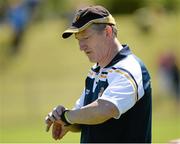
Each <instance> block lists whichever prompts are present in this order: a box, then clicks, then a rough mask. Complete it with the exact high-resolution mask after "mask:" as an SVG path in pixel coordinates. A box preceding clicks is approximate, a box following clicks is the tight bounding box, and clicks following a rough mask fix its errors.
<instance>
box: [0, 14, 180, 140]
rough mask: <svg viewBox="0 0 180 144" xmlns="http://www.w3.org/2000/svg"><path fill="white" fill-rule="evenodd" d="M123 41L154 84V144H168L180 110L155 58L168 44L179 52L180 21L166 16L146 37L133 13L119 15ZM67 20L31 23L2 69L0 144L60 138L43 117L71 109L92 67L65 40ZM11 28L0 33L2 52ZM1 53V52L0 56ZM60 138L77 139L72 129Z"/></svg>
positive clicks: (179, 126) (177, 132) (178, 127)
mask: <svg viewBox="0 0 180 144" xmlns="http://www.w3.org/2000/svg"><path fill="white" fill-rule="evenodd" d="M117 20H118V29H119V40H120V41H121V42H122V43H127V44H128V45H129V46H130V47H132V51H133V52H134V53H136V54H137V55H138V56H139V57H140V58H141V59H142V60H143V61H144V62H145V64H146V65H147V67H148V69H149V71H150V73H151V77H152V86H153V142H164V143H167V142H169V141H170V140H172V139H176V138H179V137H180V114H178V112H179V111H177V112H176V109H175V107H174V101H173V99H172V97H171V96H169V95H167V94H166V93H160V92H159V91H158V83H157V79H158V78H157V77H158V76H157V60H158V56H159V54H160V53H161V52H162V51H163V50H166V49H168V48H170V49H171V50H172V51H174V52H175V53H176V54H177V56H178V54H179V53H180V43H179V42H178V40H179V38H180V28H179V25H180V19H179V17H178V16H176V15H169V16H166V15H162V16H161V17H159V18H157V19H156V20H154V26H153V29H152V31H151V32H150V33H149V34H148V35H144V34H142V33H141V32H140V31H138V29H137V27H136V26H135V24H134V21H133V17H132V16H121V17H117ZM65 25H66V23H65V21H64V20H61V19H59V20H46V21H42V22H38V23H35V24H33V25H30V27H29V29H28V30H27V31H26V34H25V37H24V41H23V44H22V46H21V52H20V53H19V55H17V56H14V57H11V58H10V59H8V58H5V60H4V61H2V62H1V64H2V65H1V73H0V142H16V143H19V142H46V143H49V142H53V143H54V142H56V141H54V140H53V139H52V138H51V133H46V132H45V124H44V118H45V116H46V114H47V113H48V112H50V111H51V110H52V108H53V107H55V106H57V105H58V104H63V105H65V106H66V107H67V108H72V107H73V104H74V103H75V101H76V99H77V98H78V97H79V95H80V94H81V91H82V89H83V86H84V79H85V77H86V74H87V72H88V70H89V68H90V66H91V65H92V64H91V63H89V62H88V59H87V58H86V57H85V55H84V54H83V53H82V52H80V51H79V48H78V44H77V42H76V41H75V40H74V38H73V37H72V38H70V39H69V40H62V38H61V37H60V34H61V33H62V31H63V30H64V29H65ZM6 31H8V30H7V29H4V30H1V31H0V36H1V37H0V44H1V45H0V50H2V49H3V46H4V45H6V39H7V37H8V33H6V35H4V34H5V32H6ZM0 56H1V58H2V57H3V55H2V53H1V54H0ZM62 142H79V134H78V133H69V134H68V135H66V136H65V137H64V138H63V139H62Z"/></svg>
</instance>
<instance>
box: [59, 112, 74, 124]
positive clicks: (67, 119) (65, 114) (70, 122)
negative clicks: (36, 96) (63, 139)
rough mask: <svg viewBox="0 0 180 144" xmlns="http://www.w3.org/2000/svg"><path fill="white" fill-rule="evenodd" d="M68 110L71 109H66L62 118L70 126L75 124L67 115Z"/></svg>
mask: <svg viewBox="0 0 180 144" xmlns="http://www.w3.org/2000/svg"><path fill="white" fill-rule="evenodd" d="M68 112H69V110H65V111H64V112H63V113H62V115H61V120H62V121H63V122H64V123H65V126H69V125H72V124H73V122H72V121H70V120H69V118H68V117H67V113H68Z"/></svg>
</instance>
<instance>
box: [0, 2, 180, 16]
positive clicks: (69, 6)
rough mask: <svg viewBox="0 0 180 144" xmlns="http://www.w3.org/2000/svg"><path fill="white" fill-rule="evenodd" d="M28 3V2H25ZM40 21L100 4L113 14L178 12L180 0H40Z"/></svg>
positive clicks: (2, 6)
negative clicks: (150, 10)
mask: <svg viewBox="0 0 180 144" xmlns="http://www.w3.org/2000/svg"><path fill="white" fill-rule="evenodd" d="M7 1H16V0H0V18H2V15H3V11H4V9H5V3H6V2H7ZM24 1H28V0H24ZM39 1H41V4H40V5H39V11H38V19H41V18H47V17H54V16H65V17H66V16H67V14H71V13H74V11H75V10H76V9H77V8H78V7H80V6H84V5H92V4H99V5H103V6H105V7H106V8H107V9H108V10H109V11H111V13H113V14H131V13H133V12H135V11H136V10H137V9H139V8H142V7H149V6H150V7H155V8H156V7H157V8H162V9H164V10H165V11H166V12H177V11H179V9H180V0H39Z"/></svg>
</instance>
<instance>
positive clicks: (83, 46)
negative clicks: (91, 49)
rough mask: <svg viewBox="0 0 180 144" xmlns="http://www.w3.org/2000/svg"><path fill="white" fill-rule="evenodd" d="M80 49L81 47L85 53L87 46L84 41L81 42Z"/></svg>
mask: <svg viewBox="0 0 180 144" xmlns="http://www.w3.org/2000/svg"><path fill="white" fill-rule="evenodd" d="M79 47H80V50H81V51H83V50H85V48H86V45H85V43H84V42H83V41H79Z"/></svg>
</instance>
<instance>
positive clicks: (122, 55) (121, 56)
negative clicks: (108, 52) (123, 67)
mask: <svg viewBox="0 0 180 144" xmlns="http://www.w3.org/2000/svg"><path fill="white" fill-rule="evenodd" d="M122 46H123V48H122V49H121V50H120V51H119V52H118V54H117V55H116V56H115V57H114V58H113V59H112V60H111V62H110V63H109V64H108V65H107V66H105V68H108V67H111V66H113V65H115V64H116V63H117V62H119V61H120V60H122V59H124V58H125V57H127V56H128V55H130V54H132V52H131V50H130V48H129V46H128V45H122Z"/></svg>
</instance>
